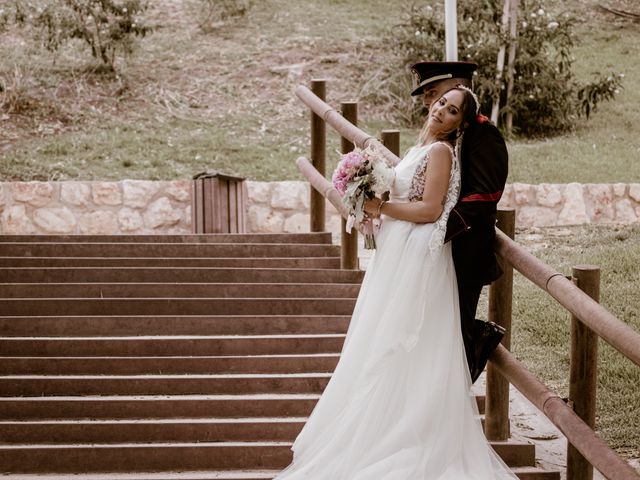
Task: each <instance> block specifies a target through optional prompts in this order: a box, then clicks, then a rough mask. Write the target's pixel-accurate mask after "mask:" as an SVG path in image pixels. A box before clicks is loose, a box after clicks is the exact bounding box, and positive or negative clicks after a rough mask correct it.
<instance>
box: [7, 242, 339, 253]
mask: <svg viewBox="0 0 640 480" xmlns="http://www.w3.org/2000/svg"><path fill="white" fill-rule="evenodd" d="M2 255H3V256H7V257H16V256H22V257H138V256H140V257H337V256H339V255H340V246H338V245H331V244H326V243H322V244H317V243H308V244H305V243H289V244H286V243H142V242H130V243H116V242H113V243H92V242H82V243H81V242H78V243H70V242H62V243H35V242H4V243H3V244H2Z"/></svg>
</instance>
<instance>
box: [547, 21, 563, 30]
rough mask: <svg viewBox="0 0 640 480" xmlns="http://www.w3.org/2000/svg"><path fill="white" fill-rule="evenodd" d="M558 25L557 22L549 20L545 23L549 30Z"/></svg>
mask: <svg viewBox="0 0 640 480" xmlns="http://www.w3.org/2000/svg"><path fill="white" fill-rule="evenodd" d="M559 26H560V24H559V23H558V22H549V23H548V24H547V28H548V29H549V30H554V29H556V28H558V27H559Z"/></svg>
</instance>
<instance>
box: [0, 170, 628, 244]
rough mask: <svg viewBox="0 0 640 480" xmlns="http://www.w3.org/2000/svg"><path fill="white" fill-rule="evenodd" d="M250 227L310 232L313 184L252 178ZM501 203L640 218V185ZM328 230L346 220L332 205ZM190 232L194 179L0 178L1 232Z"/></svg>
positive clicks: (613, 218)
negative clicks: (91, 180) (67, 179)
mask: <svg viewBox="0 0 640 480" xmlns="http://www.w3.org/2000/svg"><path fill="white" fill-rule="evenodd" d="M247 190H248V197H249V206H248V229H249V231H250V232H307V231H309V184H308V183H307V182H300V181H283V182H252V181H248V182H247ZM500 206H502V207H514V208H515V209H516V215H517V218H516V222H517V225H518V226H520V227H523V226H526V227H543V226H554V225H578V224H585V223H612V224H630V223H635V222H638V221H640V184H638V183H632V184H625V183H616V184H585V185H583V184H579V183H569V184H540V185H529V184H523V183H514V184H509V185H507V187H506V189H505V192H504V195H503V197H502V200H501V201H500ZM326 225H327V230H328V231H330V232H333V233H334V234H336V235H338V234H339V232H340V217H339V215H338V213H337V212H336V210H335V209H334V208H333V206H331V205H330V204H329V203H328V202H327V209H326ZM190 232H191V181H190V180H178V181H144V180H123V181H121V182H5V183H0V233H5V234H32V233H36V234H124V233H128V234H149V233H190Z"/></svg>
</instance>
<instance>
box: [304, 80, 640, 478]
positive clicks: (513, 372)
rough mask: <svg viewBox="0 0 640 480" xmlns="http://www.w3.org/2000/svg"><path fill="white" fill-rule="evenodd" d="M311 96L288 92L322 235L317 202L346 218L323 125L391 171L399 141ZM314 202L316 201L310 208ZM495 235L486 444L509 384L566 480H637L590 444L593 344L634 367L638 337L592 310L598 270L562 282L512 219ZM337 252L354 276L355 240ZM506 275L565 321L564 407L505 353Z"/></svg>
mask: <svg viewBox="0 0 640 480" xmlns="http://www.w3.org/2000/svg"><path fill="white" fill-rule="evenodd" d="M312 90H313V91H312ZM312 90H309V89H308V88H306V87H304V86H299V87H298V88H296V90H295V93H296V95H297V96H298V97H299V98H300V100H302V102H303V103H304V104H305V105H307V106H308V107H309V108H310V109H311V112H312V114H311V118H312V119H311V140H312V146H311V151H312V162H309V160H307V159H306V158H304V157H300V158H298V159H297V161H296V163H297V165H298V168H299V169H300V171H301V172H302V174H303V175H304V176H305V177H306V178H307V179H308V180H309V182H310V183H311V185H312V187H313V189H312V194H311V199H312V202H311V231H323V230H324V199H325V198H326V199H328V200H329V202H330V203H331V204H332V205H333V206H334V207H335V208H336V209H337V210H338V212H340V213H341V215H342V217H343V219H344V218H345V217H346V211H345V208H344V206H343V205H342V201H341V198H340V195H339V194H338V192H337V191H336V190H335V188H333V185H332V184H331V183H330V182H329V181H328V180H327V179H326V178H325V173H326V172H325V158H324V155H325V147H324V145H322V146H320V145H317V144H316V142H323V143H324V142H325V141H326V132H325V128H326V126H325V125H326V124H327V123H328V124H329V125H330V126H331V127H333V128H334V129H335V130H336V131H338V133H340V135H341V136H342V139H343V141H342V152H343V153H346V152H348V151H350V150H351V149H352V148H353V145H356V146H358V147H360V148H366V147H367V146H368V145H369V144H371V143H375V144H377V145H378V146H379V147H380V148H379V150H380V151H382V153H383V155H384V156H385V158H386V159H387V161H388V162H389V163H390V164H392V165H395V164H397V163H398V162H399V161H400V159H399V158H398V152H399V133H398V132H397V131H387V132H386V133H383V135H382V137H381V140H380V141H379V140H377V139H376V138H375V137H372V136H371V135H368V134H367V133H365V132H363V131H362V130H360V129H359V128H358V127H357V126H356V124H357V105H356V104H355V103H354V102H347V103H343V104H342V114H340V113H338V112H337V111H336V110H334V109H333V108H331V107H330V106H329V105H328V104H327V103H325V101H324V98H325V94H326V82H325V81H324V80H314V81H312ZM314 92H317V93H319V94H320V95H316V94H315V93H314ZM387 147H390V148H387ZM314 197H315V198H316V200H313V199H314ZM320 197H321V198H322V200H320ZM320 210H321V211H320ZM343 227H344V221H343ZM497 227H498V230H496V246H495V249H496V253H497V254H498V256H499V260H500V262H501V264H502V267H503V270H504V274H503V275H502V276H501V277H500V278H499V279H498V280H497V281H495V282H493V284H491V286H490V289H489V320H491V321H494V322H496V323H498V324H499V325H502V326H504V327H505V328H506V329H507V334H506V335H505V337H504V339H503V341H502V345H500V346H499V347H498V348H497V349H496V351H495V352H494V353H493V354H492V356H491V357H490V362H489V365H488V367H487V391H486V414H485V415H486V418H485V432H486V435H487V438H488V439H489V440H506V439H507V438H508V437H509V436H510V432H509V383H511V384H512V385H513V386H514V387H516V388H517V389H518V390H519V391H520V392H521V393H522V394H523V395H524V396H525V397H526V398H527V399H529V401H531V402H532V403H533V404H534V405H535V406H536V407H537V408H538V409H539V410H540V411H541V412H543V413H544V414H545V415H546V416H547V418H549V420H550V421H551V422H552V423H553V424H554V425H555V426H556V427H558V429H559V430H560V431H561V432H562V433H563V434H564V435H565V436H566V437H567V440H568V446H567V448H568V451H567V480H591V479H592V478H593V467H595V468H597V469H598V471H600V472H601V473H602V474H603V475H604V476H605V477H606V478H608V479H610V480H639V479H640V475H638V474H637V473H636V472H635V470H634V469H633V468H632V467H631V466H629V464H627V463H626V462H625V461H624V460H623V459H621V458H620V457H619V456H618V455H617V454H616V453H615V452H614V451H613V450H612V449H611V448H610V447H609V446H608V445H607V444H606V443H605V442H604V441H603V440H602V439H601V438H600V437H598V435H597V434H596V433H595V432H594V430H593V429H594V426H595V407H596V378H597V374H596V372H597V341H598V338H602V339H603V340H604V341H606V342H607V343H609V344H610V345H611V346H613V347H614V348H616V349H617V350H618V351H619V352H620V353H621V354H622V355H624V356H626V357H627V358H629V359H630V360H632V361H633V362H634V363H635V364H636V365H638V366H640V334H639V333H638V332H636V331H634V330H633V329H632V328H630V327H629V326H628V325H626V324H625V323H624V322H622V321H620V320H619V319H617V318H616V317H615V316H613V315H612V314H611V313H610V312H608V311H607V310H606V309H605V308H604V307H602V306H601V305H600V304H599V303H598V300H599V298H598V297H599V288H600V287H599V285H600V284H599V282H600V270H599V268H598V267H595V266H591V265H580V266H576V267H574V268H573V274H572V276H571V277H570V278H567V277H565V276H564V275H562V274H560V273H559V272H557V271H555V270H554V269H553V268H551V267H549V266H548V265H546V264H544V263H543V262H541V261H540V260H538V259H537V258H535V257H534V256H533V255H531V254H530V253H529V252H527V251H526V250H525V249H524V248H522V247H521V246H520V245H518V244H517V243H516V242H514V241H513V238H514V233H515V211H514V210H512V209H511V210H501V211H499V212H498V224H497ZM343 230H344V228H343ZM341 248H342V255H341V256H342V267H343V268H350V269H354V268H358V261H357V253H358V252H357V238H356V236H355V234H354V235H347V234H344V233H343V234H342V246H341ZM514 268H515V269H516V270H518V271H519V272H520V273H521V274H522V275H523V276H524V277H526V278H527V279H528V280H530V281H531V282H533V283H534V284H535V285H537V286H538V287H540V288H542V289H543V290H544V291H546V292H547V293H549V295H551V296H552V297H553V298H554V299H556V300H557V301H558V303H560V305H562V306H563V307H564V308H566V309H567V310H568V311H569V312H570V313H571V314H572V319H571V354H570V358H571V360H570V361H571V367H570V379H569V382H570V388H569V402H565V400H563V399H561V398H560V397H559V396H558V395H557V394H555V393H553V392H552V391H551V390H550V389H549V388H547V387H546V386H545V385H544V384H543V383H542V382H541V381H540V380H538V379H537V378H536V377H535V376H534V375H533V374H532V373H531V372H530V371H529V370H527V369H526V367H524V366H523V365H522V364H521V363H520V362H518V360H516V359H515V358H514V357H513V356H512V355H511V353H510V352H509V348H510V344H511V335H510V332H511V310H512V291H513V269H514Z"/></svg>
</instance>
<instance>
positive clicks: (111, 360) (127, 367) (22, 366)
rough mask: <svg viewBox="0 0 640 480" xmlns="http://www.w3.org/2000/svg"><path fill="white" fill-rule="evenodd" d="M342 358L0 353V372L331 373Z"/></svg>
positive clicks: (96, 373) (323, 356)
mask: <svg viewBox="0 0 640 480" xmlns="http://www.w3.org/2000/svg"><path fill="white" fill-rule="evenodd" d="M339 358H340V355H339V354H338V353H334V354H307V355H251V356H233V357H231V356H218V357H215V356H211V357H209V356H207V357H140V356H138V357H113V356H111V357H66V358H65V357H0V375H56V374H61V373H64V374H65V375H148V374H167V375H181V374H192V375H202V374H224V373H314V372H316V373H330V372H333V371H334V370H335V368H336V365H337V363H338V359H339ZM0 438H1V437H0Z"/></svg>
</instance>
